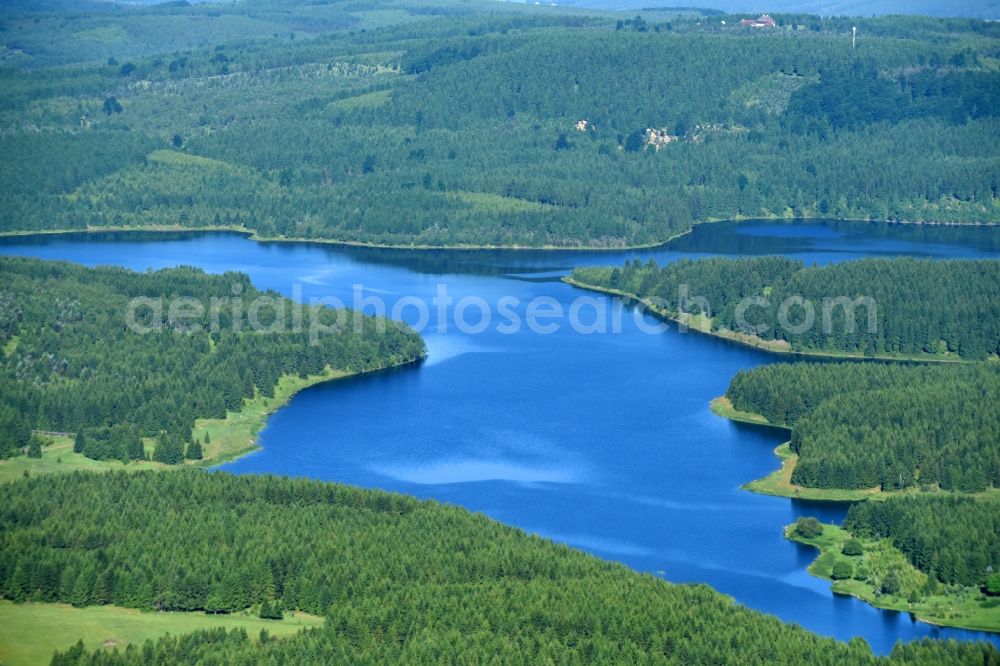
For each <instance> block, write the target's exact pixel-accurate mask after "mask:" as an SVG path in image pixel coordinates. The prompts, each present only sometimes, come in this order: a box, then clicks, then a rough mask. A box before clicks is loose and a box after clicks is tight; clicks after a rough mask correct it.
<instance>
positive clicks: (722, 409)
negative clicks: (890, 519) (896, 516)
mask: <svg viewBox="0 0 1000 666" xmlns="http://www.w3.org/2000/svg"><path fill="white" fill-rule="evenodd" d="M711 407H712V412H713V413H715V414H716V415H718V416H721V417H722V418H725V419H729V420H731V421H739V422H740V423H752V424H754V425H767V426H771V427H773V428H785V427H784V426H782V425H776V424H773V423H770V422H768V420H767V419H766V418H764V417H763V416H762V415H760V414H754V413H752V412H741V411H740V410H738V409H736V408H735V407H733V403H731V402H730V401H729V398H727V397H725V396H720V397H718V398H715V399H714V400H712V403H711ZM785 429H786V430H787V428H785ZM788 444H789V443H788V442H785V443H784V444H782V445H781V446H779V447H778V448H776V449H775V450H774V455H776V456H778V458H779V459H780V460H781V467H779V468H778V469H776V470H775V471H773V472H771V473H770V474H768V475H767V476H765V477H764V478H763V479H757V480H755V481H751V482H750V483H747V484H745V485H744V486H743V489H744V490H749V491H751V492H754V493H760V494H761V495H776V496H778V497H791V498H794V499H810V500H824V501H831V502H854V501H858V500H863V499H867V498H869V497H872V496H873V495H877V494H883V493H882V492H881V490H879V489H877V488H867V489H863V490H845V489H842V488H807V487H806V486H799V485H796V484H794V483H792V472H793V471H794V470H795V463H796V462H798V459H799V457H798V455H796V454H795V453H794V452H792V450H791V448H790V447H789V445H788Z"/></svg>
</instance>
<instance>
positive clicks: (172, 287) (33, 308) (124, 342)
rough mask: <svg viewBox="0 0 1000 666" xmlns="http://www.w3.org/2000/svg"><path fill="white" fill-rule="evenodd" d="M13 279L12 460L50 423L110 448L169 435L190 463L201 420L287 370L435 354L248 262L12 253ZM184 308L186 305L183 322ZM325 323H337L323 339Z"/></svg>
mask: <svg viewBox="0 0 1000 666" xmlns="http://www.w3.org/2000/svg"><path fill="white" fill-rule="evenodd" d="M0 284H2V285H3V286H2V287H0V345H2V346H3V348H4V351H5V354H4V357H3V361H2V370H0V457H7V456H10V455H13V454H15V453H19V452H20V450H21V449H22V448H25V447H27V446H28V445H29V443H30V439H31V431H32V430H41V431H56V432H70V433H76V436H77V449H78V450H79V452H81V453H84V454H85V455H87V456H88V457H91V458H96V459H114V460H129V459H137V458H143V457H145V453H144V451H143V446H142V443H141V438H142V437H158V438H159V439H160V440H161V441H160V443H161V444H162V446H160V447H158V448H159V450H160V451H161V456H160V457H162V458H163V460H161V462H170V463H176V462H180V461H181V460H182V459H183V457H184V447H185V444H187V443H188V442H189V440H190V439H191V429H192V427H193V425H194V420H195V419H196V418H222V417H225V415H226V411H227V410H237V409H239V407H240V406H241V405H242V404H243V400H244V398H251V397H253V396H254V395H256V394H258V393H259V394H262V395H265V396H268V395H273V391H274V387H275V384H277V382H278V379H279V378H280V377H281V376H282V375H286V374H293V375H301V376H306V375H315V374H320V373H322V372H323V371H324V369H325V368H327V367H328V366H329V367H331V368H333V369H336V370H343V371H353V372H362V371H367V370H373V369H378V368H384V367H388V366H392V365H398V364H400V363H405V362H409V361H413V360H416V359H418V358H421V357H422V356H423V353H424V345H423V341H422V340H421V339H420V337H419V336H418V335H416V334H415V333H413V332H412V331H409V330H407V329H405V328H403V327H400V326H398V325H396V324H394V323H391V322H386V321H378V320H375V319H373V318H370V317H360V316H355V315H354V314H353V313H341V315H340V317H341V325H340V326H337V322H338V315H337V314H336V313H335V312H334V311H332V310H329V309H317V308H308V307H305V306H298V305H295V304H293V303H292V302H291V301H289V300H288V299H285V298H283V297H281V296H280V295H279V294H276V293H273V292H272V293H264V292H260V291H258V290H257V289H256V288H255V287H254V286H253V285H252V284H251V283H250V280H249V278H248V277H247V276H246V275H244V274H241V273H225V274H222V275H208V274H206V273H204V272H203V271H201V270H198V269H193V268H184V267H181V268H174V269H169V270H162V271H157V272H147V273H136V272H132V271H127V270H123V269H119V268H96V269H92V268H84V267H82V266H77V265H73V264H67V263H60V262H49V261H38V260H34V259H20V258H2V259H0ZM136 298H139V299H148V300H145V301H142V302H141V305H139V306H136V307H135V308H134V309H133V310H132V312H133V313H134V320H135V322H136V323H137V324H138V325H139V326H140V328H138V329H135V330H133V329H131V328H129V327H128V326H127V325H126V318H127V316H128V313H129V303H130V301H132V299H136ZM159 299H162V301H159ZM181 299H187V301H183V300H181ZM157 302H160V303H161V305H160V306H159V307H158V309H157V307H156V306H155V303H157ZM178 304H180V305H183V306H184V307H183V308H181V307H178ZM172 306H173V307H175V308H176V310H175V314H178V315H181V314H183V315H184V316H177V317H174V318H173V320H172V319H171V310H170V308H171V307H172ZM252 313H253V316H255V317H256V319H255V321H256V322H257V324H259V326H257V330H255V329H254V328H253V327H251V322H250V320H249V317H250V316H251V314H252ZM314 321H315V322H316V323H318V324H320V325H322V328H321V329H320V328H317V329H316V330H317V331H323V332H321V333H318V334H317V335H316V336H315V342H316V344H311V341H310V338H311V335H310V332H311V330H312V329H311V326H312V323H313V322H314ZM296 322H299V324H298V325H297V324H296Z"/></svg>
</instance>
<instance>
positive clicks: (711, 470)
mask: <svg viewBox="0 0 1000 666" xmlns="http://www.w3.org/2000/svg"><path fill="white" fill-rule="evenodd" d="M0 253H2V254H18V255H27V256H36V257H42V258H46V259H65V260H70V261H75V262H79V263H83V264H87V265H98V264H116V265H122V266H126V267H129V268H133V269H137V270H145V269H147V268H161V267H166V266H174V265H178V264H187V265H193V266H199V267H202V268H204V269H205V270H207V271H210V272H215V273H219V272H223V271H226V270H238V271H243V272H246V273H248V274H249V275H250V277H251V278H252V280H253V282H254V284H256V285H257V286H258V287H261V288H269V289H274V290H276V291H278V292H281V293H282V294H285V295H288V296H295V297H298V298H302V299H310V298H314V297H327V298H329V297H332V298H334V299H337V300H339V301H340V302H343V303H346V304H349V305H350V304H351V303H353V302H355V301H356V300H357V299H358V298H361V299H364V302H362V303H360V304H361V305H363V306H364V309H366V311H370V312H371V311H377V309H378V308H379V307H382V306H384V307H385V309H386V312H389V313H391V312H392V310H393V309H394V307H395V308H396V309H397V311H398V312H397V313H398V314H399V315H400V317H401V318H403V319H404V320H406V321H408V322H409V323H421V309H423V310H424V311H429V312H431V313H432V314H436V313H437V308H438V305H436V304H435V301H434V299H435V298H438V299H440V298H441V296H442V289H443V290H444V291H445V292H447V296H448V297H449V298H451V299H452V303H453V305H452V306H451V310H452V313H451V314H450V315H448V316H445V317H443V318H439V317H437V316H432V317H431V322H432V323H431V325H430V326H429V327H427V328H425V329H424V331H423V334H424V336H425V339H426V340H427V345H428V350H429V354H428V358H427V360H426V362H424V363H423V364H421V365H419V366H415V367H408V368H403V369H399V370H394V371H389V372H384V373H378V374H373V375H368V376H363V377H358V378H353V379H347V380H342V381H336V382H331V383H327V384H324V385H319V386H316V387H313V388H311V389H308V390H305V391H303V392H302V393H300V394H299V395H297V396H296V397H295V398H294V399H293V400H292V401H291V402H290V403H289V405H288V406H286V407H285V408H283V409H281V410H280V411H278V412H277V413H276V414H275V415H274V416H273V417H272V418H271V419H270V421H269V423H268V425H267V427H266V429H265V430H264V431H263V433H262V435H261V444H262V447H263V448H262V449H261V450H259V451H257V452H254V453H252V454H250V455H248V456H245V457H243V458H240V459H238V460H236V461H233V462H230V463H227V464H225V465H222V466H221V467H220V469H223V470H226V471H230V472H235V473H274V474H284V475H290V476H308V477H312V478H318V479H325V480H330V481H339V482H344V483H350V484H355V485H359V486H365V487H373V488H382V489H386V490H393V491H398V492H403V493H407V494H411V495H416V496H418V497H424V498H434V499H437V500H440V501H443V502H450V503H455V504H459V505H461V506H464V507H467V508H469V509H471V510H473V511H481V512H483V513H485V514H487V515H489V516H491V517H493V518H495V519H497V520H499V521H503V522H505V523H508V524H511V525H516V526H518V527H521V528H523V529H525V530H528V531H530V532H534V533H536V534H540V535H543V536H545V537H548V538H551V539H555V540H558V541H561V542H565V543H568V544H570V545H572V546H575V547H578V548H581V549H584V550H586V551H589V552H591V553H593V554H595V555H597V556H600V557H603V558H609V559H614V560H619V561H622V562H624V563H626V564H628V565H629V566H631V567H633V568H635V569H637V570H640V571H646V572H651V573H654V574H656V575H659V576H662V577H664V578H666V579H667V580H669V581H672V582H679V583H681V582H683V583H687V582H696V583H706V584H708V585H711V586H712V587H714V588H715V589H717V590H719V591H721V592H723V593H725V594H729V595H732V596H733V597H735V598H736V599H737V600H738V601H739V602H741V603H743V604H746V605H747V606H751V607H753V608H756V609H759V610H762V611H764V612H767V613H772V614H774V615H777V616H778V617H780V618H782V619H783V620H786V621H789V622H796V623H798V624H800V625H802V626H804V627H806V628H808V629H810V630H812V631H815V632H817V633H820V634H824V635H828V636H834V637H836V638H839V639H842V640H848V639H850V638H852V637H855V636H861V637H863V638H865V639H866V640H867V641H868V642H869V643H870V644H871V645H872V647H873V648H874V649H875V650H876V651H878V652H882V653H884V652H887V651H889V650H890V649H891V647H892V645H893V644H894V643H895V642H896V641H897V640H904V641H908V640H912V639H915V638H920V637H923V636H931V637H939V638H948V637H952V638H961V639H969V638H987V639H989V640H992V641H993V642H994V643H997V644H998V645H1000V638H998V637H997V636H991V635H987V634H983V633H978V632H971V631H963V630H956V629H946V628H938V627H934V626H931V625H927V624H924V623H920V622H916V621H914V620H913V619H912V618H911V617H910V616H909V615H908V614H901V613H893V612H886V611H881V610H878V609H875V608H872V607H870V606H868V605H867V604H865V603H863V602H860V601H857V600H854V599H852V598H844V597H837V596H834V595H833V594H831V592H830V590H829V584H828V583H827V582H826V581H823V580H820V579H817V578H813V577H812V576H810V575H809V574H808V573H807V572H806V567H807V566H808V564H809V563H810V562H811V561H812V560H813V559H814V555H815V552H816V551H813V550H812V549H809V548H807V547H805V546H801V545H798V544H794V543H791V542H789V541H786V540H785V539H784V538H783V537H782V527H783V526H784V525H786V524H788V523H790V522H792V521H794V520H795V519H796V518H797V517H799V516H802V515H812V516H817V517H819V518H820V519H821V520H825V521H834V522H838V521H840V520H841V519H842V518H843V515H844V513H845V510H846V509H845V506H844V505H838V504H829V503H814V502H802V501H791V500H788V499H783V498H774V497H765V496H759V495H754V494H752V493H749V492H746V491H744V490H741V488H740V486H741V485H742V484H744V483H746V482H747V481H750V480H752V479H755V478H758V477H761V476H764V475H766V474H768V473H769V472H770V471H772V470H773V469H775V468H776V467H777V464H778V461H777V458H776V457H775V456H774V455H773V452H772V451H773V449H774V447H775V446H777V445H778V444H780V443H781V442H782V439H783V438H782V434H781V433H780V432H777V431H774V430H767V429H762V428H757V427H753V426H746V425H739V424H735V423H731V422H729V421H726V420H724V419H721V418H718V417H716V416H714V415H713V414H712V413H711V411H710V410H709V401H710V400H711V399H712V398H714V397H716V396H719V395H722V394H723V393H724V392H725V390H726V387H727V385H728V383H729V380H730V378H731V377H732V376H733V375H734V374H735V373H736V372H738V371H739V370H741V369H744V368H751V367H753V366H756V365H761V364H764V363H772V362H776V361H779V360H782V359H781V358H779V357H775V356H773V355H768V354H765V353H763V352H759V351H756V350H753V349H748V348H744V347H739V346H736V345H732V344H729V343H726V342H723V341H721V340H717V339H714V338H709V337H705V336H701V335H698V334H695V333H690V332H687V333H684V332H681V331H678V330H677V329H676V328H675V327H673V326H670V327H666V330H665V331H662V332H659V333H650V332H649V331H650V329H652V328H653V327H655V326H657V325H659V323H658V322H656V321H655V320H653V319H651V318H650V317H648V316H646V315H644V314H642V313H638V315H637V314H636V313H635V312H634V311H633V310H631V309H629V308H623V307H621V305H620V303H618V302H617V301H616V300H615V299H611V298H607V297H604V296H600V295H595V294H591V293H589V292H583V291H580V290H577V289H574V288H572V287H570V286H568V285H566V284H564V283H562V282H560V280H559V278H560V277H561V276H562V275H564V274H566V273H567V272H568V271H569V270H570V268H571V267H573V266H577V265H601V264H605V265H610V264H621V263H622V262H624V261H625V260H626V259H631V258H638V259H640V260H643V261H645V260H647V259H651V258H652V259H656V260H657V261H660V262H665V261H673V260H676V259H678V258H680V257H698V256H712V255H735V254H784V255H787V256H790V257H796V258H801V259H803V260H804V261H806V262H808V263H829V262H836V261H843V260H847V259H853V258H858V257H862V256H894V255H913V256H925V257H935V258H980V257H993V258H997V257H1000V230H998V229H996V228H951V227H914V226H901V225H884V224H871V225H867V224H860V223H836V222H817V223H810V224H795V225H792V224H782V223H762V222H758V223H743V224H738V225H737V224H735V223H717V224H711V225H701V226H699V227H696V229H695V230H694V232H693V233H692V234H689V235H687V236H684V237H681V238H679V239H677V240H675V241H674V242H672V243H670V244H668V245H667V246H662V247H658V248H653V249H649V250H637V251H622V252H611V251H595V252H564V251H554V252H541V251H477V252H473V251H453V252H446V251H424V252H414V251H401V250H378V249H360V248H345V247H339V246H333V245H322V244H308V243H257V242H253V241H249V240H247V239H246V238H244V237H242V236H240V235H237V234H172V235H163V234H161V235H147V234H114V235H106V234H105V235H97V234H94V235H68V236H50V237H37V236H36V237H23V238H8V239H4V240H3V241H2V242H0ZM355 285H360V287H356V286H355ZM580 297H585V298H586V299H587V300H586V301H585V302H584V304H585V305H584V306H581V307H580V310H579V312H578V314H579V319H580V321H581V322H582V324H581V325H582V326H583V328H585V329H587V330H588V331H590V332H584V331H578V330H573V327H572V326H570V325H568V323H567V321H566V318H564V319H562V320H559V319H558V318H554V317H553V318H551V319H550V320H549V321H548V323H550V324H551V323H555V324H556V328H557V330H554V331H552V332H542V331H536V330H532V329H531V327H529V326H528V325H526V324H525V323H524V322H525V321H526V319H527V316H526V315H527V309H528V307H529V306H528V304H529V303H544V305H545V308H547V310H546V311H547V312H552V311H553V310H555V309H557V308H561V309H562V310H563V311H564V312H567V311H569V310H570V308H571V305H572V304H573V303H574V301H576V300H577V299H579V298H580ZM463 299H464V300H465V301H466V302H467V303H473V305H471V306H469V307H466V308H465V310H464V317H457V316H456V315H455V313H454V310H455V309H457V306H458V304H459V303H461V302H462V301H463ZM503 299H507V302H508V303H514V305H512V306H511V307H510V308H509V309H508V314H511V313H512V314H514V315H516V316H517V318H518V319H519V320H520V321H521V322H522V323H521V326H520V327H519V329H518V330H517V331H516V332H511V331H510V330H509V329H511V328H513V327H512V326H508V327H506V328H504V326H503V325H502V324H507V323H509V322H510V320H511V317H507V318H506V319H505V320H501V319H500V318H499V317H498V316H497V315H496V311H493V315H492V319H491V321H490V322H488V323H487V324H486V325H482V324H483V323H484V322H483V316H482V315H483V313H482V312H481V310H480V309H479V308H478V307H477V306H476V305H475V304H478V303H481V302H484V303H486V304H488V305H489V306H490V308H491V310H492V308H493V307H494V306H495V305H496V304H498V303H500V302H501V301H502V300H503ZM539 299H541V300H539ZM404 304H405V307H400V306H402V305H404ZM421 304H423V305H421ZM459 320H461V321H464V322H465V325H463V326H459V323H458V322H459ZM601 322H603V323H604V328H606V329H607V332H605V333H601V332H593V331H594V330H595V329H598V328H600V326H598V324H599V323H601ZM475 328H483V329H484V330H482V332H476V331H471V330H469V329H475ZM577 328H580V325H578V326H577ZM462 329H465V330H462ZM616 329H620V331H619V332H615V330H616ZM545 330H546V331H547V330H548V329H547V328H546V329H545Z"/></svg>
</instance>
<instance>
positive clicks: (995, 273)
mask: <svg viewBox="0 0 1000 666" xmlns="http://www.w3.org/2000/svg"><path fill="white" fill-rule="evenodd" d="M572 278H573V280H575V281H576V282H577V283H580V284H581V285H583V286H587V285H592V286H595V287H598V288H603V289H612V290H615V291H618V292H623V293H626V294H631V295H634V296H638V297H639V298H643V299H651V300H652V301H653V303H654V304H655V305H657V306H658V307H659V308H661V309H663V310H665V311H666V312H668V313H670V314H674V315H676V314H678V313H687V314H701V313H707V314H708V315H709V316H710V318H711V327H712V330H713V331H735V332H739V333H747V334H750V333H752V334H753V335H754V336H755V337H756V338H759V339H761V340H766V341H778V342H782V343H787V345H788V349H789V350H792V351H804V352H828V353H849V354H859V355H864V356H884V355H905V356H918V357H919V356H923V355H951V356H954V357H959V358H962V359H965V360H980V359H985V358H987V357H989V356H996V355H997V354H998V353H1000V291H998V290H997V288H996V285H997V284H1000V262H997V261H993V260H983V261H965V260H962V261H932V260H928V259H911V258H895V259H860V260H857V261H846V262H843V263H839V264H833V265H829V266H809V267H807V266H805V265H804V264H803V263H802V262H800V261H795V260H792V259H787V258H783V257H761V258H738V259H700V260H691V259H683V260H680V261H676V262H673V263H670V264H667V265H666V266H662V267H661V266H658V265H656V263H655V262H650V263H647V264H642V263H640V262H639V261H638V260H635V261H633V262H629V263H627V264H625V265H624V266H623V267H620V268H578V269H576V270H575V271H573V275H572ZM755 299H756V300H755ZM858 299H861V300H858ZM682 301H683V302H682ZM810 313H811V315H810ZM741 315H742V318H741Z"/></svg>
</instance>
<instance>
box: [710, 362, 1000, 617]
mask: <svg viewBox="0 0 1000 666" xmlns="http://www.w3.org/2000/svg"><path fill="white" fill-rule="evenodd" d="M996 404H1000V367H997V365H996V364H986V363H977V364H960V365H940V364H939V365H925V364H924V365H920V364H890V363H877V362H866V363H835V362H826V363H805V362H803V363H790V364H789V363H783V364H776V365H766V366H760V367H757V368H754V369H751V370H746V371H741V372H740V373H739V374H737V375H736V376H735V377H734V378H733V380H732V382H731V384H730V386H729V389H728V390H727V391H726V395H725V396H724V397H723V398H720V399H718V400H716V401H715V403H714V404H713V408H714V409H715V411H716V412H717V413H719V414H720V415H722V416H726V417H728V418H734V419H738V420H743V421H747V422H751V423H764V424H771V425H780V426H783V427H786V428H788V429H790V431H791V439H790V441H789V442H788V443H786V444H784V445H782V446H781V447H779V448H778V451H777V452H778V454H779V455H780V456H781V457H782V458H783V464H782V468H781V469H780V470H779V471H777V472H774V473H773V474H771V475H770V476H768V477H766V478H764V479H759V480H757V481H753V482H751V483H749V484H748V485H747V489H748V490H752V491H755V492H761V493H765V494H773V495H784V496H788V497H795V498H806V499H820V500H864V501H856V502H855V503H854V504H852V505H851V507H850V509H849V511H848V514H847V518H846V519H845V521H844V525H843V527H838V526H836V525H824V524H821V523H819V522H818V521H817V520H816V519H814V518H801V519H799V520H798V521H797V522H796V523H795V524H794V525H791V526H789V527H788V528H786V530H785V534H786V536H787V537H788V538H790V539H793V540H795V541H800V542H802V543H805V544H808V545H811V546H815V547H816V548H818V549H819V550H820V556H819V558H818V559H817V560H816V561H815V562H814V563H813V564H812V565H810V567H809V571H810V572H811V573H813V574H814V575H817V576H820V577H822V578H826V579H829V580H831V581H832V582H833V590H834V592H837V593H842V594H850V595H853V596H856V597H858V598H860V599H863V600H865V601H867V602H869V603H871V604H873V605H875V606H878V607H880V608H886V609H892V610H901V611H907V612H910V613H913V614H914V615H915V616H917V617H919V618H920V619H923V620H926V621H928V622H933V623H936V624H945V625H952V626H959V627H966V628H971V629H982V630H987V631H1000V612H998V609H1000V576H998V575H997V572H998V571H1000V538H998V535H1000V524H997V520H998V518H1000V492H998V488H1000V418H998V416H997V413H996V410H995V409H993V408H992V406H993V405H996Z"/></svg>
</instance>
